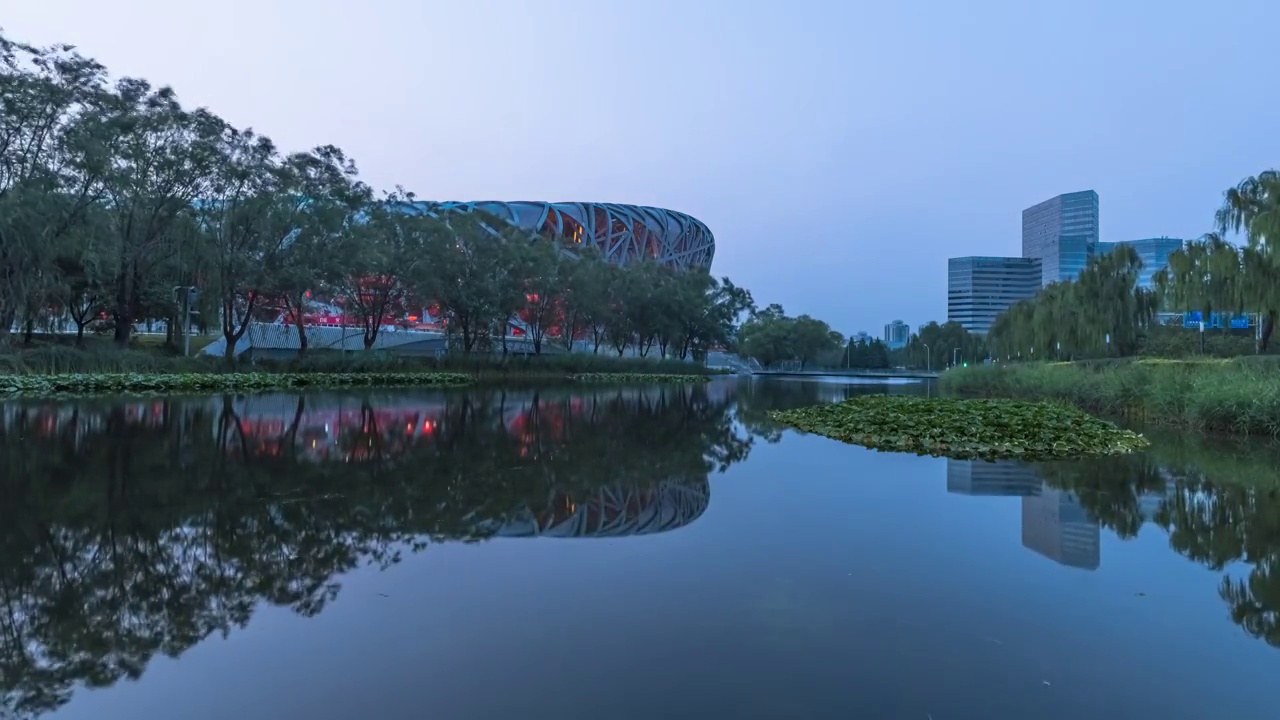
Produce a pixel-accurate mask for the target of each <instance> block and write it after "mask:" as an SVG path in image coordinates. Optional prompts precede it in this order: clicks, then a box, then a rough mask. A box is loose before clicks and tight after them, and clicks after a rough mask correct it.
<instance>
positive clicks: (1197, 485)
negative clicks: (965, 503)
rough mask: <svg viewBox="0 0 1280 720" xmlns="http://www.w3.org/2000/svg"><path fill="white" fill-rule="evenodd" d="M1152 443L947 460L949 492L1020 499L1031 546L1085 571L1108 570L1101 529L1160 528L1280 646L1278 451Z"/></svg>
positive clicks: (1171, 439) (1249, 627)
mask: <svg viewBox="0 0 1280 720" xmlns="http://www.w3.org/2000/svg"><path fill="white" fill-rule="evenodd" d="M1153 441H1154V442H1153V448H1152V450H1151V451H1150V452H1148V453H1144V454H1141V455H1132V456H1128V457H1122V458H1105V459H1096V460H1086V461H1080V462H1071V463H1050V464H1036V465H1031V464H1026V463H1019V462H1015V461H1002V462H995V463H992V462H983V461H972V460H948V461H947V490H948V492H952V493H958V494H965V495H989V496H1001V495H1003V496H1011V497H1018V498H1020V502H1021V503H1022V544H1023V546H1024V547H1026V548H1027V549H1029V550H1032V551H1034V552H1036V553H1038V554H1040V555H1043V556H1045V557H1047V558H1049V559H1052V560H1054V561H1056V562H1058V563H1061V564H1063V565H1067V566H1071V567H1077V568H1083V569H1086V570H1095V569H1097V568H1098V567H1099V566H1100V564H1101V542H1100V537H1101V530H1102V529H1104V528H1105V529H1107V530H1109V531H1110V532H1112V533H1114V534H1115V535H1116V537H1117V538H1119V539H1121V540H1126V539H1131V538H1135V537H1137V536H1138V534H1139V533H1140V532H1141V531H1142V529H1143V528H1144V527H1146V526H1151V527H1153V528H1157V529H1159V530H1161V531H1163V532H1165V533H1166V534H1167V536H1168V544H1169V548H1170V549H1171V550H1173V551H1174V552H1176V553H1178V554H1180V555H1182V556H1184V557H1186V558H1188V559H1190V560H1193V561H1195V562H1197V563H1200V564H1202V565H1204V566H1205V567H1207V568H1209V569H1211V570H1214V571H1217V572H1220V573H1222V575H1221V578H1220V585H1219V588H1218V594H1219V596H1220V597H1221V598H1222V600H1223V601H1224V602H1225V603H1226V604H1227V606H1228V608H1229V611H1230V615H1231V618H1232V620H1233V621H1234V622H1235V623H1236V624H1237V625H1239V626H1240V627H1241V628H1242V629H1244V631H1245V632H1246V633H1248V634H1249V635H1250V636H1252V637H1255V638H1258V639H1261V640H1264V641H1265V642H1267V643H1268V644H1269V645H1272V646H1274V647H1280V490H1278V489H1277V480H1278V479H1280V478H1278V475H1280V472H1278V471H1277V470H1276V468H1277V467H1280V455H1278V454H1277V451H1276V449H1275V448H1274V447H1268V446H1259V445H1257V444H1254V445H1252V446H1247V447H1242V446H1240V445H1231V444H1224V442H1223V441H1212V440H1207V439H1203V438H1194V437H1185V436H1177V435H1172V434H1167V433H1160V432H1156V433H1155V434H1154V437H1153ZM1243 449H1247V450H1249V452H1241V450H1243Z"/></svg>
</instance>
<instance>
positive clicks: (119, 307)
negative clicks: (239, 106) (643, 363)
mask: <svg viewBox="0 0 1280 720" xmlns="http://www.w3.org/2000/svg"><path fill="white" fill-rule="evenodd" d="M580 250H581V247H580V246H578V245H577V244H576V243H575V244H574V245H573V246H568V247H565V246H560V245H556V244H554V243H553V242H550V241H548V239H547V238H545V237H540V236H538V235H534V234H530V233H528V232H525V231H523V230H520V229H518V228H516V227H514V226H511V225H509V224H507V223H506V222H504V221H503V220H501V219H499V218H496V217H493V216H490V215H487V214H484V213H478V212H467V211H459V210H456V209H447V208H444V207H442V206H438V205H428V204H426V203H420V202H417V201H416V200H415V199H414V196H413V194H412V193H409V192H407V191H405V190H403V189H400V188H397V189H396V190H395V191H394V192H391V193H386V194H383V195H382V196H381V197H379V198H377V199H376V200H375V193H374V192H373V191H372V190H371V188H369V187H368V186H367V185H366V184H365V183H363V182H362V181H361V180H360V179H359V174H358V171H357V168H356V164H355V162H354V160H352V159H351V158H349V157H347V155H346V154H345V153H344V152H343V151H342V150H341V149H340V148H337V147H335V146H332V145H321V146H319V147H315V148H313V149H311V150H309V151H306V152H293V153H289V154H284V155H282V154H281V152H280V151H279V150H278V149H277V148H276V146H275V145H274V143H272V141H271V140H270V139H269V138H267V137H265V136H261V135H258V134H256V133H254V132H253V131H251V130H247V129H239V128H235V127H232V126H231V125H230V124H228V123H226V122H225V121H223V120H222V119H221V118H219V117H217V116H216V115H214V114H213V113H211V112H209V111H207V110H204V109H196V110H189V109H186V108H184V107H183V106H182V105H181V103H179V101H178V98H177V95H176V94H175V93H174V91H173V90H172V89H170V88H154V87H152V86H151V85H150V84H149V83H147V82H146V81H144V80H139V79H135V78H122V79H120V80H118V81H117V82H115V83H114V84H110V83H109V82H108V76H107V73H106V70H105V69H104V68H103V67H102V66H101V65H98V64H97V63H95V62H94V61H92V60H89V59H86V58H83V57H80V56H79V55H76V54H75V53H74V51H73V50H72V49H71V48H68V47H62V46H59V47H53V48H35V47H29V46H25V45H22V44H19V43H15V42H11V41H9V40H7V39H6V38H4V37H3V36H0V346H8V345H10V344H12V343H11V339H10V338H9V337H8V336H9V329H10V327H12V326H13V325H14V324H15V323H16V324H17V325H19V326H21V327H24V328H25V332H24V335H25V336H26V338H27V339H29V338H30V337H31V336H32V335H34V334H35V332H36V331H37V330H38V329H46V330H49V331H54V330H57V329H63V330H65V329H67V328H66V326H67V324H68V321H69V322H70V323H71V324H74V326H75V327H74V329H75V331H76V337H77V338H78V339H79V340H83V338H84V334H85V331H86V329H87V328H88V326H89V325H90V324H91V323H96V324H98V325H101V326H104V327H107V329H109V330H110V331H111V332H112V334H113V336H114V339H115V341H116V344H117V345H118V346H119V347H120V349H121V350H122V351H123V350H124V349H125V348H127V347H128V345H129V343H130V339H131V335H132V333H133V328H134V325H135V323H139V322H148V323H150V321H152V320H161V321H164V322H165V324H166V327H167V328H169V337H168V338H167V340H168V341H169V342H170V343H171V344H173V345H174V346H178V345H180V344H181V337H180V336H181V334H182V333H183V332H185V330H184V328H183V325H184V318H183V317H180V316H181V315H184V313H183V312H182V307H183V303H182V302H180V301H178V299H177V297H180V296H181V297H185V295H182V294H181V291H179V292H178V293H175V290H178V289H179V288H187V287H195V288H197V289H198V290H199V291H200V297H199V300H198V302H197V306H196V307H195V308H193V310H194V314H196V315H197V316H198V318H199V319H198V324H199V325H201V326H203V328H204V329H205V330H206V331H207V330H208V329H210V328H212V329H213V330H214V331H215V332H219V333H220V334H221V335H222V337H223V338H225V341H226V351H225V356H224V361H225V362H226V363H227V364H231V363H232V361H233V358H234V357H235V355H236V353H235V349H236V345H237V343H238V342H240V340H241V339H242V337H243V336H244V333H245V332H246V330H247V328H248V327H249V325H250V323H252V322H255V321H267V322H271V321H275V320H277V319H278V318H280V317H281V316H283V317H284V319H285V320H286V321H287V322H288V324H289V325H291V326H292V327H294V328H295V329H296V332H297V333H298V348H299V349H298V355H299V356H300V357H305V356H306V354H307V350H308V346H309V343H308V338H307V318H308V315H309V314H310V313H311V312H312V311H313V310H314V309H315V308H316V306H317V305H318V304H319V303H320V302H323V303H326V304H328V305H331V306H335V307H337V308H339V309H340V310H341V311H342V313H343V314H344V315H345V316H346V317H347V318H348V320H349V323H350V324H352V325H355V326H358V327H361V329H362V331H363V339H364V345H365V349H366V350H369V349H371V348H373V347H374V345H375V344H376V341H377V338H378V334H379V333H380V332H381V330H382V328H384V327H385V326H387V325H391V324H398V323H401V322H403V323H408V322H413V321H410V320H409V318H410V317H412V316H421V315H423V314H424V313H422V312H420V311H421V310H422V309H424V308H427V307H435V308H438V309H439V311H440V314H441V315H442V316H443V317H442V318H438V319H442V320H443V322H444V325H445V330H446V332H447V333H448V335H449V336H450V339H451V341H452V349H454V350H457V351H460V352H461V353H462V354H471V353H473V352H476V353H488V352H490V351H493V350H495V349H496V345H497V344H498V343H501V346H502V350H503V351H504V353H505V352H506V351H507V350H508V344H509V343H508V338H510V337H513V331H512V326H513V325H516V326H522V331H523V332H524V335H525V337H526V338H527V339H528V341H529V343H528V344H529V345H531V351H532V353H533V354H542V352H543V350H544V347H545V344H546V341H547V340H548V339H554V340H556V342H555V343H554V344H558V345H562V346H563V347H566V348H572V346H573V343H574V340H575V338H580V337H583V336H585V337H586V338H589V344H590V345H591V346H592V349H593V350H595V351H597V352H598V351H599V350H600V347H601V346H602V344H603V343H604V342H605V341H606V340H607V341H608V343H609V345H611V346H613V348H614V349H615V350H616V352H617V354H618V355H620V356H621V355H624V354H626V351H627V349H628V348H632V349H634V350H635V351H637V352H638V354H639V355H641V356H642V357H648V356H650V355H651V354H656V355H659V356H661V357H664V358H669V357H678V358H680V359H688V358H690V357H694V358H697V357H702V356H704V355H705V353H706V352H707V351H708V350H709V349H710V348H713V347H723V346H728V345H730V344H731V343H732V342H733V340H734V338H735V336H736V331H737V326H738V324H739V322H740V320H741V316H742V315H743V314H744V313H746V312H749V311H750V310H751V309H752V308H753V307H754V305H753V303H752V301H751V297H750V294H749V293H747V292H746V291H745V290H742V289H740V288H738V287H736V286H735V285H733V284H732V283H731V282H729V281H728V280H727V279H725V280H720V281H717V280H716V279H715V278H712V277H711V276H710V275H708V274H707V273H706V272H704V271H702V270H692V271H689V272H677V271H675V270H673V269H672V268H667V267H660V266H659V265H658V264H657V263H655V262H630V263H629V267H628V268H627V269H626V270H623V269H622V268H620V267H618V266H617V265H616V264H613V263H610V262H606V261H605V259H604V258H603V257H602V256H601V255H600V254H599V253H598V252H593V251H586V252H580ZM100 316H106V317H107V318H109V319H108V320H107V322H99V321H98V320H97V318H99V317H100ZM524 344H525V343H522V346H523V345H524ZM521 350H522V351H526V349H525V348H523V347H522V348H521ZM654 350H656V353H654Z"/></svg>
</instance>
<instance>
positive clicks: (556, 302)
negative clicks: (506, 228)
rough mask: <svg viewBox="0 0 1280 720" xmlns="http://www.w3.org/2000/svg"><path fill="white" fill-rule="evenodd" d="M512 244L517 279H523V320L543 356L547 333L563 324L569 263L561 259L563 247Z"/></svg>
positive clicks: (536, 241)
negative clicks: (544, 340) (543, 345)
mask: <svg viewBox="0 0 1280 720" xmlns="http://www.w3.org/2000/svg"><path fill="white" fill-rule="evenodd" d="M511 242H512V246H511V247H512V250H513V251H514V253H515V261H516V263H517V267H516V275H515V277H517V278H521V279H523V288H522V289H523V291H524V303H523V305H524V309H523V312H522V313H520V318H521V319H522V320H523V321H524V324H525V327H526V328H527V329H528V332H529V340H530V342H531V343H532V345H533V352H534V354H536V355H541V354H542V341H543V339H544V338H546V336H547V332H548V331H549V330H550V329H551V328H552V327H553V326H557V325H561V324H562V320H561V318H562V316H563V314H564V292H565V287H564V286H565V281H566V280H567V279H568V275H569V272H570V268H569V267H568V265H569V262H570V261H568V260H566V259H565V258H564V257H563V256H562V254H561V252H560V248H558V247H556V245H555V244H554V243H551V242H548V241H545V240H540V239H533V240H524V241H520V240H519V239H513V240H512V241H511ZM561 332H564V328H563V327H561ZM570 337H572V335H570Z"/></svg>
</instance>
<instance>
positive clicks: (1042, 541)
mask: <svg viewBox="0 0 1280 720" xmlns="http://www.w3.org/2000/svg"><path fill="white" fill-rule="evenodd" d="M1101 536H1102V532H1101V529H1100V528H1099V527H1098V523H1097V521H1096V520H1094V519H1093V518H1091V517H1089V513H1087V512H1085V509H1084V507H1083V506H1082V505H1081V504H1080V501H1079V499H1078V498H1076V496H1075V494H1074V493H1071V492H1067V491H1065V490H1059V489H1057V488H1051V487H1049V486H1048V485H1042V486H1041V488H1040V492H1038V493H1036V494H1035V495H1029V496H1024V497H1023V498H1022V546H1023V547H1025V548H1027V549H1028V550H1033V551H1035V552H1038V553H1040V554H1041V555H1043V556H1045V557H1047V558H1049V559H1050V560H1055V561H1057V562H1058V563H1061V564H1062V565H1066V566H1068V567H1075V568H1082V569H1084V570H1097V569H1098V565H1099V564H1100V563H1101V555H1102V550H1101Z"/></svg>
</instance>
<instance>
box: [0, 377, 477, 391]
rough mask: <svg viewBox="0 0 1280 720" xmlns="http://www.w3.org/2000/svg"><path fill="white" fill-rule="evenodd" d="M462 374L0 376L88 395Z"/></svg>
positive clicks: (385, 381)
mask: <svg viewBox="0 0 1280 720" xmlns="http://www.w3.org/2000/svg"><path fill="white" fill-rule="evenodd" d="M471 381H472V379H471V376H469V375H463V374H461V373H387V372H360V373H318V372H310V373H182V374H172V375H171V374H163V373H120V374H108V373H102V374H93V375H78V374H77V375H0V394H8V395H90V394H119V393H129V394H142V393H182V392H232V391H234V392H240V391H245V390H274V389H279V388H301V387H326V388H327V387H352V386H375V385H376V386H381V387H389V386H404V387H409V386H417V387H423V386H459V385H466V384H469V383H470V382H471Z"/></svg>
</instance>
